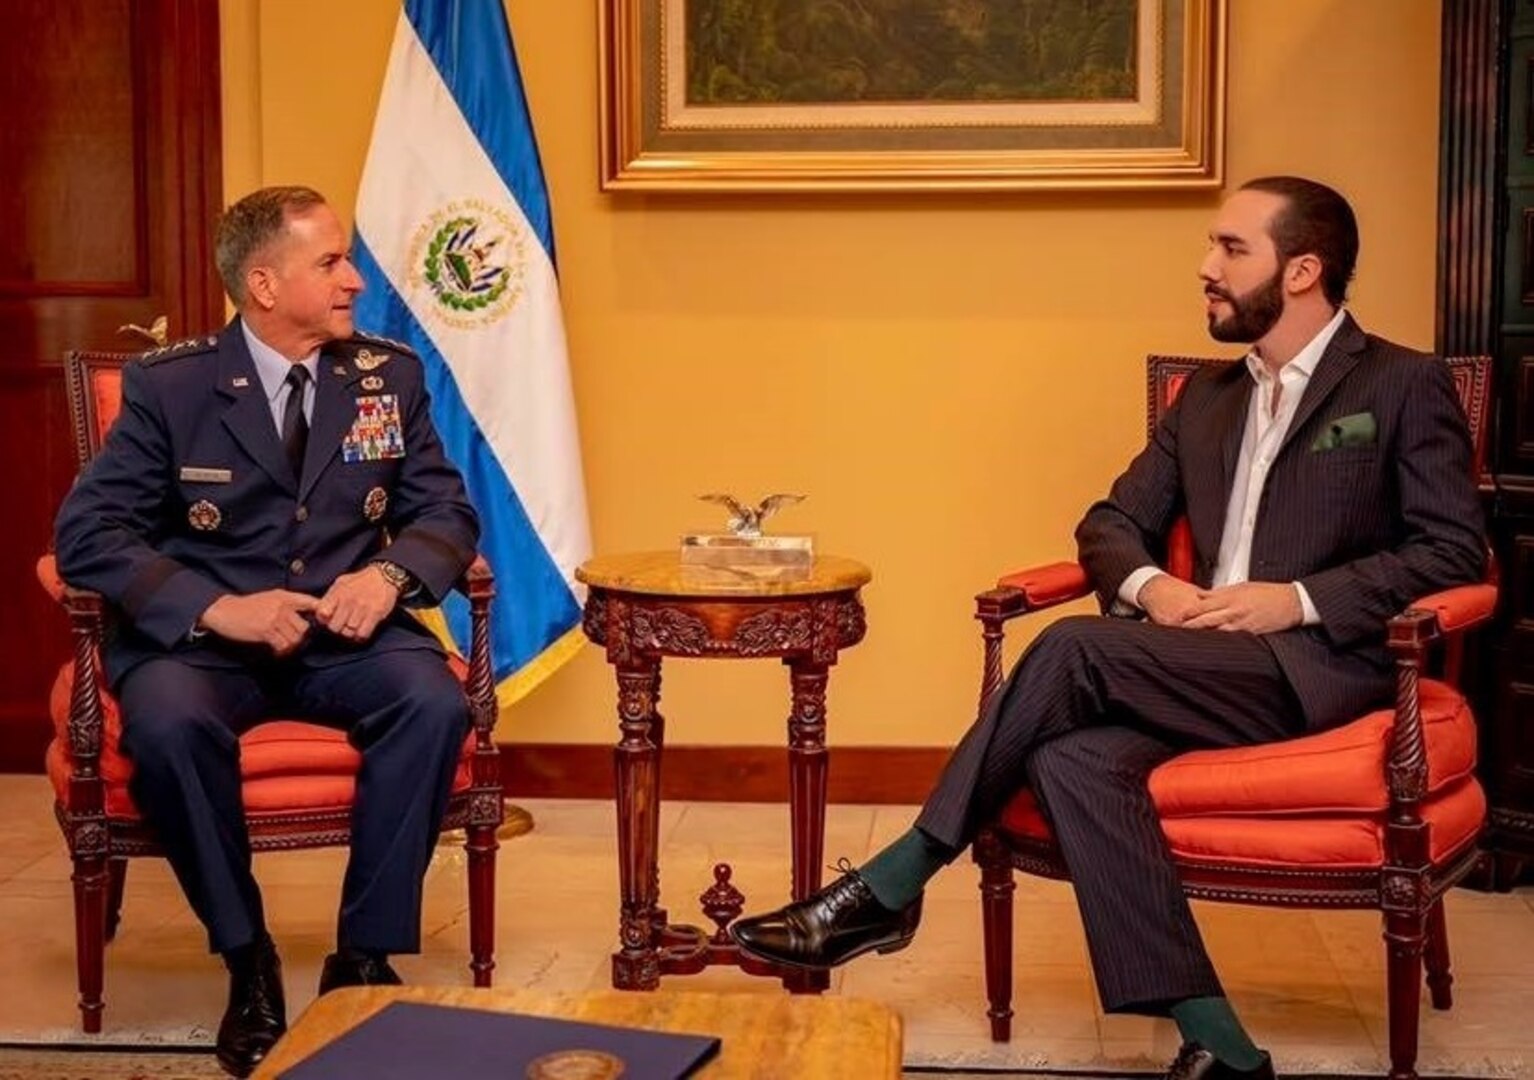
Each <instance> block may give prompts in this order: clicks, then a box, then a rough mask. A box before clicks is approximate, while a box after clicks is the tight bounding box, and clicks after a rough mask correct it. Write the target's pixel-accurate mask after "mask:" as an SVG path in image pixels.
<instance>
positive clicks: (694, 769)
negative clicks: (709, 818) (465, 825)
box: [501, 743, 949, 803]
mask: <svg viewBox="0 0 1534 1080" xmlns="http://www.w3.org/2000/svg"><path fill="white" fill-rule="evenodd" d="M501 751H502V754H501V772H502V775H503V776H504V777H505V781H506V793H507V794H508V795H510V796H513V797H516V796H521V797H523V798H539V799H559V798H564V799H610V798H612V797H613V748H612V747H611V746H609V745H597V744H591V743H502V744H501ZM948 753H949V751H948V748H946V747H941V746H839V747H834V748H833V749H832V750H831V760H830V768H829V774H828V776H827V783H826V789H827V799H828V801H830V802H833V803H919V802H922V801H923V800H924V799H926V797H927V793H928V792H929V791H931V789H932V785H933V783H934V782H935V781H936V780H937V776H938V773H939V772H940V771H941V770H942V767H943V763H944V762H945V761H947V760H948ZM787 758H788V754H787V751H786V750H785V749H784V748H783V747H779V746H667V747H666V753H665V762H664V765H663V766H662V769H661V796H662V798H666V799H689V800H692V801H694V802H786V801H787V800H788V764H787Z"/></svg>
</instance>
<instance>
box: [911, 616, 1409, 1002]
mask: <svg viewBox="0 0 1534 1080" xmlns="http://www.w3.org/2000/svg"><path fill="white" fill-rule="evenodd" d="M1380 689H1381V694H1382V695H1388V692H1389V683H1388V681H1387V678H1386V676H1385V675H1384V674H1383V673H1382V675H1381V687H1380ZM1338 719H1342V718H1338ZM1313 729H1314V728H1312V730H1313ZM1305 730H1306V722H1305V718H1304V713H1303V711H1302V709H1301V707H1300V704H1299V700H1298V698H1297V697H1296V696H1295V694H1294V691H1293V689H1292V687H1291V686H1290V684H1289V682H1288V680H1287V679H1286V678H1285V676H1284V673H1283V671H1282V669H1281V668H1280V667H1279V664H1278V661H1277V660H1276V659H1275V658H1274V655H1273V652H1272V650H1271V649H1270V648H1269V646H1268V645H1267V644H1266V643H1265V642H1264V641H1263V639H1262V638H1261V637H1258V636H1256V635H1253V634H1248V633H1235V632H1227V631H1220V630H1185V629H1180V628H1175V627H1163V626H1157V625H1155V624H1152V623H1148V622H1132V621H1126V620H1123V619H1116V618H1099V617H1095V616H1078V617H1073V618H1067V619H1063V620H1061V621H1060V622H1057V623H1055V624H1053V625H1052V626H1050V627H1049V628H1048V629H1047V630H1045V631H1044V633H1043V634H1041V635H1040V636H1039V638H1038V639H1037V640H1036V641H1035V642H1034V644H1033V645H1032V647H1031V648H1030V649H1029V650H1028V651H1027V653H1026V654H1025V655H1024V656H1023V658H1022V659H1021V660H1020V661H1019V662H1018V664H1017V666H1016V667H1015V668H1014V669H1013V671H1012V674H1011V676H1010V678H1009V679H1008V681H1007V682H1006V684H1005V685H1004V686H1003V687H1002V688H1001V689H1000V690H999V691H997V693H996V694H995V695H994V696H993V699H992V701H991V702H990V705H989V707H988V708H987V709H986V710H985V712H984V713H983V714H982V716H981V717H980V719H979V720H978V721H977V722H976V724H975V725H974V726H973V727H972V728H971V729H970V730H969V732H968V734H966V735H965V737H964V739H963V740H962V741H961V742H960V743H959V745H958V747H957V748H956V749H955V751H954V754H953V757H952V758H951V759H950V761H949V762H948V765H947V767H946V768H945V770H944V772H943V775H942V777H941V778H940V780H939V782H938V785H937V787H936V789H935V790H934V791H933V793H932V795H931V796H930V797H929V799H928V801H927V804H926V806H925V807H924V808H923V809H922V812H921V815H920V816H919V817H918V818H917V821H916V825H917V827H918V828H920V829H921V830H922V831H923V832H925V833H927V834H928V835H930V836H932V837H934V838H935V839H937V840H939V841H941V842H943V843H945V844H948V845H950V846H952V847H954V848H956V849H962V848H963V847H965V846H966V845H968V844H969V843H970V842H971V841H972V840H973V839H974V836H975V833H976V831H977V830H978V829H979V827H980V826H981V825H983V824H985V823H986V821H988V820H990V819H991V818H992V817H994V815H995V814H996V813H997V812H998V811H999V810H1000V809H1001V807H1002V806H1003V805H1004V804H1005V803H1006V801H1007V800H1008V799H1009V798H1010V797H1011V796H1013V795H1014V794H1015V793H1016V792H1017V790H1018V789H1019V788H1020V787H1021V786H1022V785H1023V783H1024V780H1025V778H1026V783H1027V786H1028V787H1030V788H1031V789H1032V790H1033V792H1034V794H1035V795H1036V796H1037V798H1038V800H1039V803H1040V807H1041V809H1042V811H1043V812H1044V815H1045V817H1046V819H1047V820H1048V821H1049V823H1050V827H1051V829H1052V830H1053V831H1054V834H1055V838H1056V840H1057V841H1058V843H1059V845H1060V850H1061V853H1062V855H1063V857H1064V859H1065V863H1066V865H1067V867H1068V868H1069V869H1070V873H1071V879H1072V881H1073V882H1074V883H1075V890H1076V901H1077V904H1078V905H1079V906H1080V909H1081V917H1082V922H1083V924H1084V926H1085V929H1086V935H1087V942H1088V947H1089V950H1090V952H1091V956H1092V967H1093V971H1094V973H1095V975H1096V978H1097V986H1098V992H1099V994H1100V995H1101V998H1102V1002H1103V1007H1104V1008H1105V1009H1106V1010H1107V1011H1109V1012H1140V1013H1148V1014H1151V1015H1164V1013H1165V1011H1166V1008H1167V1006H1169V1005H1170V1004H1172V1003H1174V1002H1176V1001H1179V1000H1182V999H1185V998H1189V997H1203V996H1212V995H1219V994H1221V993H1222V991H1221V989H1220V981H1219V979H1218V977H1217V976H1216V975H1215V971H1214V967H1213V965H1212V964H1211V963H1210V961H1209V957H1208V954H1207V952H1206V951H1205V949H1204V945H1203V941H1202V939H1201V938H1200V937H1199V932H1198V927H1197V925H1196V924H1195V923H1194V921H1193V915H1192V912H1191V910H1190V909H1189V907H1188V901H1187V898H1186V897H1185V896H1184V895H1183V892H1182V888H1181V886H1180V884H1179V882H1178V877H1177V870H1176V867H1175V866H1174V865H1173V862H1172V857H1171V854H1170V852H1169V850H1168V848H1167V843H1166V838H1165V836H1164V835H1163V834H1162V831H1161V826H1160V823H1159V821H1158V819H1157V816H1156V809H1155V806H1154V804H1153V803H1152V801H1151V797H1150V791H1149V788H1148V785H1147V781H1148V778H1149V775H1150V773H1151V771H1152V770H1153V769H1154V768H1155V767H1156V766H1157V765H1159V764H1161V763H1162V762H1163V761H1166V760H1167V759H1168V758H1170V757H1172V756H1173V755H1175V754H1178V753H1180V752H1182V751H1184V750H1191V749H1196V748H1200V747H1203V748H1210V747H1229V746H1246V745H1255V744H1259V743H1266V742H1273V741H1276V740H1279V739H1285V738H1290V737H1292V736H1295V735H1299V734H1302V733H1304V731H1305Z"/></svg>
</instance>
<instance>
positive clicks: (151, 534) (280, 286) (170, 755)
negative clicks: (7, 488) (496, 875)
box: [56, 187, 479, 1076]
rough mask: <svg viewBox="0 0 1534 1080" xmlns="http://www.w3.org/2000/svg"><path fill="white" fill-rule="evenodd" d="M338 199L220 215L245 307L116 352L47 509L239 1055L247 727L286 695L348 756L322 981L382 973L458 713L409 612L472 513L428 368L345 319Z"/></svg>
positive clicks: (358, 286)
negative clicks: (92, 428)
mask: <svg viewBox="0 0 1534 1080" xmlns="http://www.w3.org/2000/svg"><path fill="white" fill-rule="evenodd" d="M347 252H348V244H347V239H346V234H345V233H344V232H343V230H342V228H341V224H340V222H339V220H338V219H337V217H336V215H335V213H334V211H332V210H331V208H330V207H329V206H328V205H326V203H325V200H324V198H323V197H322V196H320V195H319V194H318V193H316V192H314V191H312V190H309V189H307V188H296V187H288V188H266V189H263V190H261V191H257V192H255V193H254V194H251V195H249V196H247V197H245V198H244V199H241V200H240V201H239V202H238V203H236V204H235V205H234V206H233V207H231V208H230V209H229V210H228V212H227V213H226V214H225V215H224V217H223V219H222V221H221V222H220V224H219V229H218V238H217V261H218V269H219V273H220V276H221V277H222V279H223V282H224V285H225V288H226V289H227V290H228V293H229V296H230V298H231V299H232V300H233V302H234V306H235V308H236V310H237V312H238V315H237V317H236V318H235V319H234V320H233V321H232V322H231V323H230V324H229V325H228V326H227V327H225V328H224V330H223V332H222V333H220V334H218V335H217V336H216V337H203V338H196V339H193V340H191V341H186V342H182V343H180V344H177V345H173V346H171V347H169V348H167V349H161V350H158V351H156V352H153V353H149V354H147V355H146V356H144V357H143V358H141V359H139V360H137V361H135V362H133V363H130V364H128V365H127V366H126V367H125V368H124V370H123V383H122V412H121V414H120V416H119V418H118V420H117V422H116V424H115V425H114V426H113V428H112V431H111V432H110V434H109V435H108V436H107V438H106V442H105V444H104V446H103V447H102V450H101V453H100V454H99V455H98V456H97V457H96V459H95V461H94V462H92V464H91V465H90V467H89V468H87V469H86V470H85V471H84V472H83V473H82V474H81V476H80V478H79V480H78V482H77V483H76V485H75V487H74V489H73V490H72V491H71V492H70V493H69V495H68V497H67V498H66V500H65V502H64V505H63V507H62V508H61V510H60V511H59V516H58V521H57V526H56V548H57V552H58V561H59V569H60V571H61V572H62V574H63V577H64V579H65V580H66V581H68V582H69V583H70V584H72V585H75V586H79V587H83V588H87V589H93V590H96V591H98V592H100V593H101V594H103V595H104V596H105V597H106V599H107V600H108V601H109V602H110V604H111V605H112V607H113V609H114V613H115V616H116V618H115V620H114V631H113V633H112V635H111V636H110V638H109V640H108V642H107V644H106V646H105V656H104V661H105V666H106V670H107V675H108V678H109V680H110V683H111V686H112V688H113V690H114V691H115V693H116V694H117V698H118V701H119V703H120V705H121V709H122V718H123V736H122V745H123V749H124V751H125V753H127V754H128V756H129V757H130V758H131V759H132V760H133V762H134V766H135V772H134V777H133V780H132V786H131V792H132V795H133V797H134V800H135V801H136V803H137V804H138V806H139V808H140V809H141V810H142V812H143V813H144V815H145V817H146V819H147V820H148V822H149V823H150V825H151V826H152V827H153V828H154V830H155V832H156V834H157V835H158V837H159V839H160V841H161V843H162V844H163V845H164V848H165V851H166V853H167V855H168V856H169V858H170V861H171V865H172V866H173V867H174V868H175V872H176V876H177V878H178V879H179V880H180V882H181V885H182V888H183V889H184V890H185V892H186V895H187V898H188V899H189V900H190V902H191V905H192V907H193V909H194V910H195V911H196V913H197V915H198V917H199V918H200V919H201V920H202V922H203V923H204V925H205V926H206V927H207V930H208V937H209V942H210V945H211V947H212V949H213V950H214V951H216V952H219V953H221V954H222V955H223V957H224V960H225V962H226V964H227V965H228V967H229V970H230V973H231V979H230V996H229V1005H228V1009H227V1011H226V1012H225V1015H224V1018H223V1022H222V1023H221V1025H220V1028H219V1034H218V1056H219V1061H220V1063H221V1064H222V1065H223V1066H224V1067H225V1068H226V1069H227V1070H228V1071H230V1072H231V1073H233V1074H235V1075H239V1076H243V1075H246V1074H247V1073H249V1072H250V1071H251V1070H253V1069H254V1068H255V1066H256V1064H257V1063H258V1062H259V1061H260V1060H261V1059H262V1058H263V1057H264V1056H265V1054H266V1052H267V1050H268V1049H269V1048H270V1047H271V1045H272V1044H273V1043H274V1042H275V1041H276V1039H277V1038H278V1036H280V1035H281V1034H282V1032H283V1030H284V1028H285V1023H286V1018H285V1015H284V1005H283V995H282V981H281V967H280V965H279V962H278V959H277V953H276V950H275V948H274V946H273V944H272V940H271V938H270V937H269V936H268V934H267V930H266V925H265V922H264V920H263V917H262V906H261V894H260V891H259V889H258V888H257V886H256V882H255V880H254V878H253V877H252V875H251V855H250V844H249V837H248V835H247V833H246V829H245V824H244V817H243V813H242V805H241V797H240V765H239V742H238V738H239V735H240V734H241V733H242V732H243V731H245V730H247V729H248V728H249V727H250V726H251V725H252V724H253V723H254V722H256V721H257V720H259V719H260V718H261V717H263V716H269V715H273V714H282V715H285V716H295V717H301V718H305V719H311V720H314V721H316V722H319V723H325V724H331V725H335V726H338V727H342V728H344V729H345V730H346V731H347V733H348V738H349V739H350V741H351V742H352V744H353V745H354V746H356V747H357V748H358V749H359V750H360V751H361V753H362V767H361V771H360V773H359V775H358V778H357V792H356V804H355V809H354V813H353V830H352V850H351V857H350V862H349V864H348V866H347V870H346V877H345V881H344V884H343V887H342V897H341V907H340V913H339V919H338V929H337V949H336V952H335V953H333V954H332V955H331V956H330V957H329V958H327V960H326V962H325V968H324V974H323V975H322V977H321V980H320V992H321V993H324V992H326V991H328V990H330V989H333V988H335V987H338V986H347V985H358V984H368V983H396V982H398V981H399V977H398V975H397V974H396V973H395V972H394V970H393V969H392V968H391V967H390V966H389V962H388V956H389V954H391V953H406V952H415V951H418V949H419V938H420V913H421V882H422V878H423V876H424V874H425V872H426V868H427V864H428V861H429V860H430V857H431V852H432V846H433V844H434V842H435V837H436V834H437V830H438V826H439V823H440V821H441V818H442V815H443V813H444V811H445V808H446V804H447V798H448V794H449V789H450V786H451V783H452V778H453V775H454V771H455V768H456V764H457V761H458V756H459V750H460V747H461V746H462V743H463V740H464V738H465V735H466V733H467V731H468V725H469V710H468V704H467V700H466V698H465V696H464V692H463V690H462V688H461V687H460V685H459V683H458V682H457V680H456V679H455V678H454V677H453V676H452V674H451V673H450V672H449V670H448V668H447V666H446V664H445V662H444V659H443V656H442V651H441V649H440V648H439V646H438V645H437V643H436V641H435V640H434V639H433V637H432V636H431V635H430V634H429V633H428V632H427V631H426V630H425V629H424V628H423V627H422V626H421V625H420V623H419V622H417V621H416V620H415V619H414V618H413V617H411V616H410V615H409V613H408V612H406V611H405V610H404V606H405V605H407V604H432V603H435V602H436V601H437V600H438V599H439V598H440V597H441V596H442V595H443V594H444V593H446V592H447V590H448V589H449V588H450V586H451V585H452V584H453V582H454V581H455V580H457V578H458V577H459V576H460V575H461V574H462V573H463V571H464V570H465V569H466V568H467V567H468V565H469V563H470V561H471V560H472V559H473V557H474V552H475V545H476V543H477V540H478V535H479V524H478V519H477V517H476V515H475V513H474V510H473V508H472V507H471V506H470V505H469V502H468V499H467V497H466V495H465V493H464V487H463V483H462V480H461V478H460V476H459V474H458V472H457V471H456V470H455V469H454V467H453V465H452V464H451V463H450V462H449V461H448V460H447V459H446V457H445V456H444V454H443V451H442V446H441V443H440V441H439V439H438V437H437V434H436V432H435V430H434V429H433V427H432V422H431V416H430V409H429V404H430V403H429V400H428V394H427V388H426V385H425V379H424V371H423V369H422V366H421V363H420V361H419V359H418V358H417V357H416V356H415V355H414V354H413V353H411V352H410V351H409V350H408V349H407V348H405V347H404V346H402V345H400V344H398V343H397V342H392V341H387V340H384V339H380V338H372V337H369V336H367V335H364V334H360V333H357V332H356V331H355V329H354V328H353V326H352V302H353V300H354V299H355V298H356V296H357V294H358V293H359V292H360V291H361V290H362V279H361V277H360V276H359V275H358V273H357V270H356V268H355V267H354V266H353V265H352V263H351V261H350V259H349V258H348V254H347Z"/></svg>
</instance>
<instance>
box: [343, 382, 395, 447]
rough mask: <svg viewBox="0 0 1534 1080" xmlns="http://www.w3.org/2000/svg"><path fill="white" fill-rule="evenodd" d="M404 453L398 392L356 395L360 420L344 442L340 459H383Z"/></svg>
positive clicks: (355, 421)
mask: <svg viewBox="0 0 1534 1080" xmlns="http://www.w3.org/2000/svg"><path fill="white" fill-rule="evenodd" d="M404 456H405V432H404V428H403V427H402V426H401V424H400V419H399V397H398V396H397V395H395V394H364V395H362V396H360V397H358V398H357V419H355V420H353V421H352V429H351V430H350V431H348V432H347V433H346V438H345V439H344V440H342V442H341V460H343V461H345V462H347V463H348V464H353V463H356V462H359V461H384V460H387V459H389V458H402V457H404Z"/></svg>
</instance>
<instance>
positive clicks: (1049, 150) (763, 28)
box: [598, 0, 1227, 191]
mask: <svg viewBox="0 0 1534 1080" xmlns="http://www.w3.org/2000/svg"><path fill="white" fill-rule="evenodd" d="M598 2H599V11H600V12H601V15H602V37H601V43H602V55H601V72H600V74H601V80H602V96H601V109H602V115H601V122H602V140H603V146H602V151H603V156H602V184H603V187H604V188H606V189H608V190H623V189H645V190H652V191H688V190H694V191H696V190H756V191H782V190H805V189H816V190H868V189H878V188H896V189H908V190H922V189H936V190H973V189H986V188H1002V189H1013V188H1036V187H1044V188H1079V187H1133V188H1155V187H1213V186H1218V184H1219V183H1220V180H1221V178H1222V170H1223V143H1224V86H1225V81H1224V80H1225V22H1226V3H1227V0H598Z"/></svg>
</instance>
